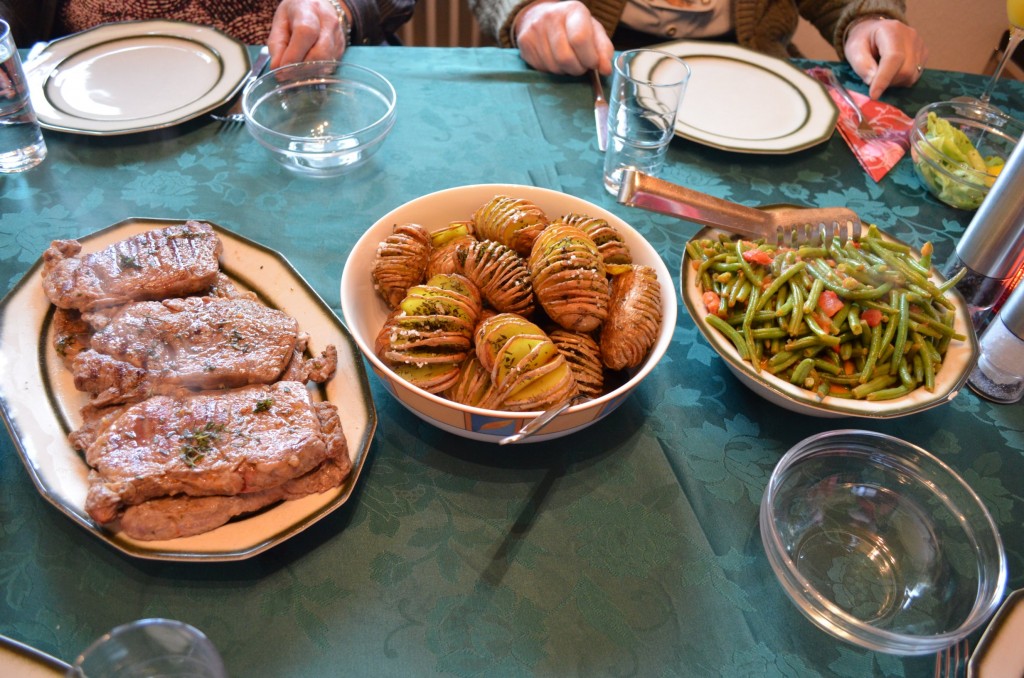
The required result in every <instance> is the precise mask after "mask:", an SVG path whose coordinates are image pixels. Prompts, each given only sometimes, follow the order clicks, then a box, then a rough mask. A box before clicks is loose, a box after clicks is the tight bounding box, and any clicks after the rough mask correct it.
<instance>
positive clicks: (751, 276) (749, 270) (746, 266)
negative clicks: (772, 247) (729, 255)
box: [736, 240, 764, 287]
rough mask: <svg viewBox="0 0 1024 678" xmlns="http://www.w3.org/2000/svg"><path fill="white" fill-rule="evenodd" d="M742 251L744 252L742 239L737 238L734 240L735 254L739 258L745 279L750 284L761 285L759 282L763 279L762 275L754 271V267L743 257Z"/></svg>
mask: <svg viewBox="0 0 1024 678" xmlns="http://www.w3.org/2000/svg"><path fill="white" fill-rule="evenodd" d="M751 249H756V248H751ZM743 252H744V250H743V241H742V240H737V241H736V256H737V257H738V258H739V260H740V266H741V267H742V268H743V275H745V276H747V280H749V281H750V282H751V283H752V284H754V285H757V286H758V287H760V286H761V282H762V281H763V280H764V277H763V276H760V275H758V274H757V273H755V272H754V267H753V266H751V265H750V262H749V261H747V260H746V259H744V258H743Z"/></svg>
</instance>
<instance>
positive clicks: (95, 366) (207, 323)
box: [70, 297, 337, 405]
mask: <svg viewBox="0 0 1024 678" xmlns="http://www.w3.org/2000/svg"><path fill="white" fill-rule="evenodd" d="M306 343H307V336H306V335H305V334H303V333H300V332H299V327H298V323H297V322H296V321H295V319H294V318H292V317H291V316H289V315H287V314H285V313H282V312H281V311H277V310H275V309H271V308H268V307H267V306H264V305H263V304H261V303H259V302H257V301H253V300H251V299H246V298H228V299H219V298H214V297H187V298H184V299H167V300H164V301H162V302H157V301H146V302H138V303H134V304H129V305H127V306H124V307H122V308H121V309H120V311H119V312H118V313H117V314H116V315H114V316H113V317H111V318H109V320H108V321H107V322H106V324H105V326H104V327H103V329H101V330H100V331H98V332H96V333H95V334H94V335H92V337H91V339H90V344H91V348H90V349H87V350H83V351H81V352H79V353H78V354H77V355H76V356H75V357H74V358H73V359H72V360H71V363H70V368H71V371H72V374H73V375H74V378H75V387H76V388H78V389H79V390H80V391H85V392H88V393H91V394H93V399H92V404H93V405H106V404H110V403H118V402H131V401H135V400H139V399H141V398H145V397H147V396H148V395H153V394H159V393H171V392H174V391H176V390H177V389H178V388H181V387H184V388H190V389H198V390H209V389H216V388H233V387H237V386H244V385H246V384H268V383H271V382H274V381H277V380H278V379H280V378H281V377H282V375H283V374H284V373H285V370H286V369H288V370H289V375H290V376H291V377H292V379H291V380H293V381H306V380H307V379H308V378H309V377H312V378H313V379H314V380H315V381H320V382H322V381H325V380H326V379H328V378H329V377H330V376H331V375H333V373H334V369H335V367H336V366H337V352H336V350H335V349H334V347H333V346H331V347H329V349H328V350H327V351H326V352H325V355H323V356H321V357H320V358H317V359H314V361H315V362H314V361H310V365H309V366H308V367H307V366H306V361H304V360H303V359H302V352H303V351H304V350H305V346H306ZM293 363H294V365H293Z"/></svg>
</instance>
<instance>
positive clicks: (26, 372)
mask: <svg viewBox="0 0 1024 678" xmlns="http://www.w3.org/2000/svg"><path fill="white" fill-rule="evenodd" d="M182 222H183V220H180V219H139V218H135V219H127V220H125V221H121V222H119V223H117V224H114V225H113V226H109V227H107V228H105V229H103V230H101V231H98V232H96V233H93V234H91V235H88V236H85V237H83V238H79V239H78V241H79V242H80V243H82V247H83V251H85V252H94V251H96V250H99V249H102V248H104V247H106V246H107V245H110V244H112V243H114V242H117V241H119V240H123V239H125V238H128V237H130V236H133V235H136V234H138V233H142V232H144V231H148V230H152V229H155V228H165V227H167V226H170V225H172V224H180V223H182ZM206 223H209V224H210V226H212V227H213V229H214V231H215V232H216V233H217V235H218V237H219V238H220V240H221V242H222V243H223V245H224V252H223V254H222V255H221V259H220V263H221V271H222V272H223V273H225V274H226V275H227V276H228V278H230V279H231V280H232V281H233V282H234V283H235V285H236V286H238V287H240V288H242V289H247V290H252V291H254V292H256V294H257V295H259V298H260V300H261V301H262V302H263V303H265V304H267V305H268V306H270V307H272V308H276V309H280V310H282V311H284V312H285V313H287V314H289V315H290V316H292V317H293V318H295V319H296V320H297V321H298V323H299V329H300V330H301V331H303V332H306V333H307V334H309V345H308V350H309V352H310V354H312V355H318V354H320V353H321V352H322V351H323V350H324V348H325V347H326V345H328V344H334V346H335V347H336V348H337V349H338V368H337V371H336V372H335V375H334V376H333V377H332V378H331V379H330V380H328V382H327V383H326V384H323V385H319V386H317V387H315V388H313V387H311V394H312V397H313V399H314V400H327V401H329V402H331V403H333V404H334V405H336V406H337V408H338V415H339V416H340V418H341V423H342V427H343V430H344V432H345V438H346V439H347V441H348V453H349V457H350V458H351V460H352V472H351V473H350V474H349V476H348V478H346V479H345V481H344V483H343V484H342V485H341V486H340V487H337V488H335V489H333V490H329V491H327V492H324V493H321V494H315V495H309V496H306V497H303V498H301V499H296V500H293V501H284V502H281V503H279V504H276V505H274V506H272V507H270V508H267V509H264V510H262V511H259V512H257V513H255V514H253V515H251V516H249V517H244V518H240V519H237V520H233V521H231V522H229V523H227V524H226V525H223V526H221V527H219V528H217V529H215V530H212V531H210V532H206V533H204V534H199V535H195V536H192V537H182V538H179V539H169V540H163V541H140V540H134V539H130V538H128V537H126V536H124V535H123V534H121V533H120V532H119V531H118V530H116V529H108V528H105V527H102V526H100V525H98V524H96V523H95V522H94V521H93V520H92V518H90V517H89V515H88V514H87V513H86V511H85V497H86V493H87V491H88V479H87V475H88V471H89V469H88V466H87V465H86V463H85V460H84V458H83V457H82V455H81V454H79V453H78V452H77V451H76V450H75V449H74V448H72V447H71V445H70V443H68V439H67V436H68V433H69V432H71V431H72V430H74V429H76V428H78V427H79V426H80V425H81V416H80V414H79V411H80V410H81V408H82V406H84V405H85V404H86V402H87V397H86V396H85V394H83V393H81V392H79V391H77V390H76V389H75V386H74V379H73V378H72V377H71V374H70V372H69V371H68V370H67V369H66V368H65V367H64V364H63V362H62V360H61V358H60V356H59V355H57V352H56V350H55V349H54V342H53V338H54V334H53V333H54V328H53V311H54V308H53V306H52V305H51V304H50V302H49V300H48V299H47V298H46V295H45V294H44V293H43V288H42V284H41V282H40V281H41V278H40V270H41V268H42V260H41V259H40V261H38V262H36V264H35V265H34V266H33V267H32V269H31V270H30V271H29V272H28V273H26V274H25V277H24V278H22V279H21V281H20V282H19V283H18V284H17V285H16V286H15V287H14V289H13V290H12V291H11V292H10V293H9V294H8V295H7V296H6V297H5V298H4V299H3V301H0V412H2V414H3V418H4V423H5V424H6V425H7V429H8V431H9V432H10V434H11V437H12V438H13V439H14V442H15V446H16V448H17V450H18V454H19V455H20V456H21V460H22V462H23V463H24V465H25V468H26V469H27V470H28V473H29V475H30V476H31V478H32V482H33V483H34V484H35V486H36V489H37V490H38V491H39V493H40V494H41V495H42V496H43V497H44V498H45V499H46V500H47V501H49V502H50V503H51V504H53V505H54V506H55V507H57V508H58V509H59V510H60V511H61V512H63V513H64V514H65V515H66V516H68V517H69V518H71V520H73V521H74V522H75V523H77V524H78V525H80V526H82V527H83V528H85V529H86V530H87V531H89V532H90V533H92V534H93V535H95V536H96V537H98V538H100V539H102V540H103V541H106V542H107V543H109V544H110V545H111V546H113V547H115V548H117V549H119V550H121V551H123V552H124V553H127V554H129V555H132V556H137V557H139V558H145V559H150V560H171V561H228V560H242V559H245V558H249V557H251V556H254V555H256V554H257V553H261V552H263V551H265V550H267V549H269V548H270V547H272V546H275V545H277V544H279V543H281V542H283V541H284V540H286V539H288V538H289V537H292V536H294V535H296V534H298V533H299V532H301V531H302V530H304V529H306V528H307V527H309V526H310V525H312V524H313V523H315V522H317V521H318V520H320V519H321V518H323V517H324V516H326V515H328V514H329V513H331V512H332V511H334V510H335V509H337V508H338V507H340V506H341V505H342V504H344V503H345V502H346V501H347V500H348V498H349V496H351V494H352V490H353V488H354V487H355V484H356V481H357V480H358V479H359V475H360V472H361V471H362V467H363V463H364V461H365V460H366V456H367V454H368V453H369V449H370V442H371V441H372V439H373V433H374V430H375V428H376V425H377V413H376V410H375V408H374V404H373V399H372V395H371V393H370V384H369V380H368V378H367V375H366V371H365V368H364V367H363V362H362V358H361V356H360V354H359V349H358V348H357V347H356V343H355V341H354V340H353V338H352V335H351V334H349V331H348V329H347V328H345V326H344V325H342V323H341V321H340V320H339V319H338V317H337V316H336V315H335V314H334V312H333V311H332V310H331V309H330V307H329V306H327V305H326V304H325V303H324V301H323V300H322V299H321V298H320V297H319V296H318V295H317V294H316V292H315V291H314V290H313V289H312V288H310V287H309V285H308V284H307V283H306V281H305V280H303V279H302V277H301V276H300V275H299V274H298V273H297V272H296V271H295V269H293V268H292V267H291V265H290V264H289V263H288V261H287V259H285V258H284V256H282V255H281V254H280V253H279V252H276V251H274V250H271V249H268V248H265V247H263V246H262V245H259V244H257V243H254V242H252V241H251V240H248V239H246V238H243V237H241V236H238V235H236V234H234V233H232V232H230V231H228V230H226V229H223V228H221V227H220V226H217V225H216V224H213V223H211V222H206ZM115 528H116V526H115Z"/></svg>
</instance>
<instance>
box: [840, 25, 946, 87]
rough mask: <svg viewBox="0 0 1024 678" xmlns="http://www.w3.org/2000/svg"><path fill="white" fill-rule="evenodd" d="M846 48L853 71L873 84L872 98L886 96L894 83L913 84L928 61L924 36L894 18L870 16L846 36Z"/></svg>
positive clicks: (903, 85) (844, 46)
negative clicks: (884, 94) (887, 90)
mask: <svg viewBox="0 0 1024 678" xmlns="http://www.w3.org/2000/svg"><path fill="white" fill-rule="evenodd" d="M843 51H844V52H845V54H846V60H847V62H849V64H850V66H851V67H853V70H854V71H855V72H856V73H857V75H859V76H860V77H861V79H862V80H863V81H864V82H865V83H867V84H868V85H869V90H868V95H869V96H870V97H871V98H872V99H877V98H878V97H880V96H882V92H884V91H885V89H886V88H887V87H889V86H890V85H896V86H898V87H906V86H909V85H913V84H914V83H915V82H917V79H918V78H920V77H921V71H923V70H924V63H925V61H927V60H928V48H927V47H925V45H924V40H922V38H921V35H920V34H919V33H918V32H917V31H916V30H914V29H913V28H911V27H910V26H908V25H906V24H905V23H903V22H901V21H895V20H892V19H867V20H865V21H861V22H859V23H857V24H854V26H853V28H851V29H850V32H849V33H847V35H846V43H845V44H844V45H843Z"/></svg>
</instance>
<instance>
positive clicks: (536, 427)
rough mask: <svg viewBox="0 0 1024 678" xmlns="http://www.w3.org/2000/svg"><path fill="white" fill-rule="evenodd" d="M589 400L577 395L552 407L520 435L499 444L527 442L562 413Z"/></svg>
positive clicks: (519, 433)
mask: <svg viewBox="0 0 1024 678" xmlns="http://www.w3.org/2000/svg"><path fill="white" fill-rule="evenodd" d="M587 400H590V396H585V395H575V396H573V397H572V398H569V399H568V400H566V401H565V402H563V403H559V404H558V405H555V406H554V407H551V408H549V409H547V410H544V411H543V412H541V413H540V414H539V415H537V418H536V419H533V420H532V421H531V422H530V423H529V424H527V425H526V426H524V427H523V428H522V429H520V431H519V432H518V433H513V434H512V435H510V436H505V437H504V438H502V439H501V440H499V441H498V444H499V445H508V444H509V443H519V442H522V441H524V440H526V439H527V438H529V437H530V436H532V435H533V434H534V433H537V432H538V431H540V430H541V429H542V428H544V427H545V426H547V425H548V424H550V423H551V421H552V420H553V419H554V418H555V417H557V416H558V415H560V414H561V413H562V412H565V411H566V410H567V409H569V408H570V407H572V406H573V405H578V404H580V403H582V402H585V401H587Z"/></svg>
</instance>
